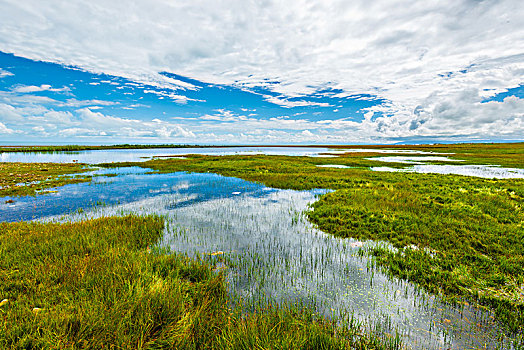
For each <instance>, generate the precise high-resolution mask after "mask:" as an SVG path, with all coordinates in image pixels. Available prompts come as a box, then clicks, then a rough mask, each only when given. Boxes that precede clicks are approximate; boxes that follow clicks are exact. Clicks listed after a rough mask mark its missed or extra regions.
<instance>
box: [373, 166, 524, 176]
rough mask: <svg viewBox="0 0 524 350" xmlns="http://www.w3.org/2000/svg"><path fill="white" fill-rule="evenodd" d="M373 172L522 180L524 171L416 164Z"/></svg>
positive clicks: (383, 168)
mask: <svg viewBox="0 0 524 350" xmlns="http://www.w3.org/2000/svg"><path fill="white" fill-rule="evenodd" d="M371 170H373V171H397V172H411V173H426V174H427V173H432V174H443V175H449V174H455V175H464V176H475V177H483V178H487V179H492V178H496V179H522V178H524V169H517V168H503V167H498V166H495V165H432V164H416V165H413V166H412V167H408V168H391V167H386V166H384V167H373V168H371Z"/></svg>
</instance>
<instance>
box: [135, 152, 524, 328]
mask: <svg viewBox="0 0 524 350" xmlns="http://www.w3.org/2000/svg"><path fill="white" fill-rule="evenodd" d="M480 147H484V146H480ZM504 152H509V151H508V150H507V149H505V151H504ZM503 154H504V153H501V155H500V157H503ZM501 159H502V158H501ZM367 162H370V161H366V160H364V159H362V158H359V157H354V158H340V159H334V158H307V157H285V156H224V157H211V156H192V157H190V158H188V159H170V160H154V161H149V162H146V163H143V164H139V163H133V164H128V165H139V166H144V167H150V168H152V169H155V170H157V171H161V172H172V171H191V172H215V173H219V174H222V175H226V176H236V177H240V178H243V179H246V180H250V181H259V182H262V183H264V184H266V185H267V186H271V187H278V188H291V189H312V188H328V189H334V190H336V191H335V192H333V193H330V194H327V195H325V196H323V197H321V198H320V200H319V201H318V202H316V203H315V204H313V206H312V210H311V211H310V212H309V213H308V216H309V218H310V220H311V221H312V222H314V223H315V224H316V225H318V227H319V228H320V229H322V230H323V231H325V232H328V233H331V234H333V235H335V236H340V237H353V238H357V239H363V240H364V239H372V240H377V241H386V242H389V243H391V244H392V245H393V246H394V247H395V248H396V249H398V250H396V251H395V250H391V249H383V248H376V249H372V250H371V251H370V252H369V253H370V254H372V255H373V256H374V257H375V261H376V262H377V263H378V264H379V265H380V266H382V267H384V268H385V269H386V271H388V272H389V273H390V274H392V275H394V276H397V277H400V278H404V279H407V280H410V281H412V282H415V283H416V284H418V285H419V286H421V287H423V288H425V289H426V290H428V291H431V292H433V293H438V294H441V295H443V296H444V297H446V298H450V299H462V298H466V299H468V300H470V301H475V302H478V303H480V304H481V305H485V306H488V307H491V308H492V309H493V310H494V311H495V312H496V314H497V316H498V318H499V320H501V321H503V322H504V323H505V324H506V325H507V326H508V327H509V328H510V329H511V330H513V331H516V332H523V331H524V294H523V293H524V268H523V267H524V244H523V242H524V227H523V223H524V209H523V208H524V180H522V179H510V180H495V179H481V178H474V177H464V176H453V175H435V174H415V173H388V172H380V173H378V172H372V171H369V170H365V169H363V168H353V169H330V168H318V167H316V166H315V165H316V164H329V163H331V164H333V163H335V164H348V165H349V164H352V165H353V166H363V165H364V164H368V163H367ZM499 163H503V161H500V162H499Z"/></svg>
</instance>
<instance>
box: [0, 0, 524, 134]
mask: <svg viewBox="0 0 524 350" xmlns="http://www.w3.org/2000/svg"><path fill="white" fill-rule="evenodd" d="M523 48H524V7H523V6H522V4H521V1H519V0H500V1H494V0H486V1H471V0H429V1H407V0H402V1H401V0H378V1H373V2H370V1H366V0H356V1H347V0H333V1H308V0H297V1H278V2H277V1H275V2H270V1H260V2H247V1H242V0H223V1H218V2H214V3H210V2H209V1H204V0H195V1H191V2H169V1H164V0H148V1H145V0H142V1H135V2H133V3H132V5H130V4H129V2H127V1H123V0H117V1H111V2H107V1H103V0H93V1H90V2H74V1H69V2H63V1H50V2H49V1H48V2H42V1H37V0H26V1H23V2H21V1H15V0H6V1H3V2H2V3H1V4H0V50H1V51H4V52H12V53H15V54H17V55H21V56H24V57H29V58H32V59H38V60H46V61H54V62H60V63H65V64H70V65H76V66H78V67H82V68H84V69H87V70H91V71H94V72H105V73H109V74H115V75H118V76H124V77H129V78H131V79H133V80H135V81H137V82H140V83H150V84H152V85H154V86H171V87H177V88H180V89H194V88H196V87H195V86H194V85H193V84H190V83H185V82H181V81H179V80H176V79H172V78H167V77H165V76H163V75H160V74H158V72H161V71H170V72H175V73H179V74H181V75H185V76H189V77H192V78H195V79H199V80H203V81H208V82H211V83H225V84H237V85H238V86H241V87H244V88H248V87H250V86H265V87H267V88H270V89H272V90H273V91H274V92H277V93H279V94H282V98H278V99H277V98H269V100H270V101H271V102H273V103H277V104H280V105H283V106H287V107H293V106H297V105H302V106H306V105H311V102H307V101H305V100H304V102H302V101H298V102H297V101H291V102H290V101H289V100H288V98H289V97H301V96H304V95H305V94H309V93H312V92H314V91H316V90H317V89H318V88H325V87H331V88H334V89H341V90H343V93H341V94H340V96H344V95H345V96H348V95H352V94H371V95H377V96H379V97H381V98H384V99H386V100H387V101H389V102H388V103H387V104H386V105H384V106H380V107H376V108H373V109H371V110H370V111H374V112H379V111H381V112H384V113H385V114H386V115H385V116H383V117H379V118H377V119H375V120H373V121H371V120H364V122H363V123H361V126H360V128H364V129H365V130H366V132H369V133H370V135H373V137H375V138H380V137H402V136H430V135H435V136H438V135H443V136H446V135H448V136H452V135H465V136H464V137H466V138H467V137H472V138H475V137H482V135H486V136H490V135H496V134H498V133H499V134H501V135H502V134H504V135H506V136H508V135H509V136H511V135H513V136H512V137H517V138H519V136H518V135H519V134H520V139H522V135H523V134H524V130H523V129H522V114H521V113H520V114H519V113H518V109H520V110H522V102H521V101H520V100H519V99H517V100H511V99H510V100H507V101H506V100H505V101H503V102H490V103H481V101H482V100H483V99H484V98H485V97H487V96H493V95H494V94H496V93H497V92H502V91H506V90H507V89H509V88H512V87H515V86H518V85H519V84H521V83H522V82H524V49H523ZM0 74H1V73H0ZM270 82H280V83H276V84H273V83H270ZM108 83H111V82H108ZM29 88H31V87H26V89H29ZM32 88H33V89H34V88H42V86H40V87H32ZM340 96H339V97H340ZM160 97H165V98H170V99H172V100H173V101H175V102H176V103H182V104H183V103H186V102H187V98H185V97H184V96H182V95H178V94H174V93H171V94H169V93H167V92H166V93H165V96H164V95H163V96H160ZM370 98H372V97H366V96H361V98H360V99H363V100H365V99H370ZM211 117H213V116H211ZM243 122H244V123H247V122H249V123H253V124H255V122H254V121H251V119H249V118H248V120H247V121H243ZM280 123H282V121H280ZM299 123H302V122H299ZM339 125H340V127H346V128H352V127H354V126H352V125H350V124H348V123H339ZM281 127H285V125H284V124H282V125H281ZM497 128H500V130H499V131H497ZM512 128H513V129H512ZM307 130H310V132H313V131H314V130H315V129H314V128H312V129H307ZM512 130H513V131H512ZM344 132H346V134H347V137H352V136H351V135H352V134H351V129H347V130H344ZM160 133H162V132H160ZM211 134H212V133H209V135H211ZM244 135H248V134H246V133H244ZM336 135H343V131H340V132H339V133H338V134H336ZM267 136H268V137H269V136H270V137H279V136H277V135H276V134H269V133H268V134H267ZM356 136H360V134H357V135H356ZM210 137H213V136H210ZM246 137H248V136H246ZM250 137H251V136H250ZM253 137H254V136H253ZM304 137H305V136H304ZM340 137H341V138H342V136H340ZM347 142H351V139H347Z"/></svg>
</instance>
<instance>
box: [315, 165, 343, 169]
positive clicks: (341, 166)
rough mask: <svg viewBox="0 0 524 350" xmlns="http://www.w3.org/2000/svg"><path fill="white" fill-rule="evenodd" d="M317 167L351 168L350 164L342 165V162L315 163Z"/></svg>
mask: <svg viewBox="0 0 524 350" xmlns="http://www.w3.org/2000/svg"><path fill="white" fill-rule="evenodd" d="M317 167H319V168H335V169H351V167H350V166H347V165H342V164H321V165H317Z"/></svg>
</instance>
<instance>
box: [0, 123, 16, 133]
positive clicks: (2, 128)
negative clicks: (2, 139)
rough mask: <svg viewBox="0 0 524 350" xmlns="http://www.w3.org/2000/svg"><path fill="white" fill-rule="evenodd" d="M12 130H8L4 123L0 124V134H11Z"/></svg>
mask: <svg viewBox="0 0 524 350" xmlns="http://www.w3.org/2000/svg"><path fill="white" fill-rule="evenodd" d="M12 133H14V130H12V129H9V128H8V127H7V126H5V124H4V123H2V122H0V134H12Z"/></svg>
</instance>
